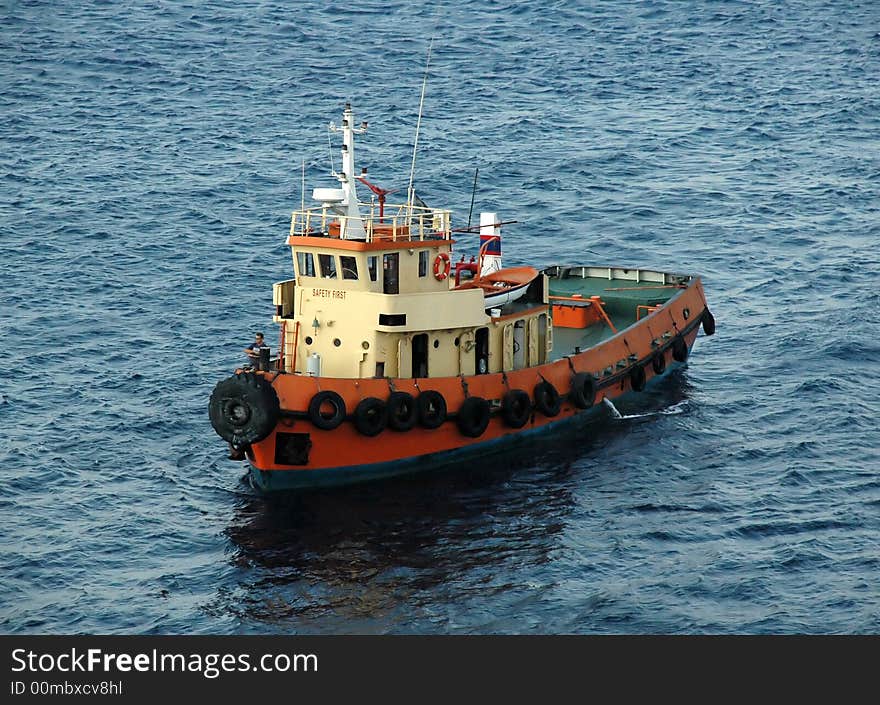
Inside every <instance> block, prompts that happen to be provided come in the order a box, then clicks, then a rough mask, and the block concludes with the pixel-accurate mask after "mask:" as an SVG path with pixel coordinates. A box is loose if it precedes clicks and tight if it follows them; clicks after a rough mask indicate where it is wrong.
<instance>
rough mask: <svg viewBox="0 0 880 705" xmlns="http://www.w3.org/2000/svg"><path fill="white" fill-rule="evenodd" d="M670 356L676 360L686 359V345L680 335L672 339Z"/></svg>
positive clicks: (683, 360) (682, 360)
mask: <svg viewBox="0 0 880 705" xmlns="http://www.w3.org/2000/svg"><path fill="white" fill-rule="evenodd" d="M672 358H673V359H674V360H675V361H676V362H685V361H686V360H687V359H688V346H687V343H686V342H684V338H682V337H681V336H678V337H677V338H675V339H674V340H673V341H672Z"/></svg>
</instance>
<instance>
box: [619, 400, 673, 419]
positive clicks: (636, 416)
mask: <svg viewBox="0 0 880 705" xmlns="http://www.w3.org/2000/svg"><path fill="white" fill-rule="evenodd" d="M602 402H603V403H604V404H605V406H607V407H608V408H609V409H610V411H611V415H612V416H613V417H614V418H615V419H621V420H623V419H643V418H647V417H649V416H672V415H674V414H683V413H684V412H685V411H686V409H687V404H688V400H687V399H684V400H683V401H680V402H678V403H677V404H673V405H672V406H669V407H666V408H665V409H658V410H657V411H648V412H646V413H644V414H621V413H620V411H618V410H617V407H616V406H614V402H613V401H611V400H610V399H608V398H607V397H605V398H603V399H602Z"/></svg>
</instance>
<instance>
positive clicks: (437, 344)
mask: <svg viewBox="0 0 880 705" xmlns="http://www.w3.org/2000/svg"><path fill="white" fill-rule="evenodd" d="M439 347H440V341H439V340H436V339H435V340H434V349H435V350H436V349H437V348H439Z"/></svg>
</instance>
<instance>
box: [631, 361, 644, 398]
mask: <svg viewBox="0 0 880 705" xmlns="http://www.w3.org/2000/svg"><path fill="white" fill-rule="evenodd" d="M647 381H648V380H647V377H646V376H645V368H644V367H642V366H641V365H636V366H635V367H633V368H632V370H630V373H629V385H630V387H632V389H633V391H634V392H641V391H642V390H643V389H644V388H645V384H647Z"/></svg>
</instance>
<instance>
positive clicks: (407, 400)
mask: <svg viewBox="0 0 880 705" xmlns="http://www.w3.org/2000/svg"><path fill="white" fill-rule="evenodd" d="M417 417H418V408H417V407H416V400H415V399H414V398H413V395H412V394H408V393H407V392H391V396H389V397H388V426H389V427H390V428H392V429H394V430H395V431H409V430H411V429H412V427H413V426H415V425H416V419H417Z"/></svg>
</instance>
